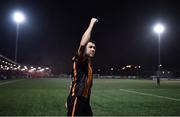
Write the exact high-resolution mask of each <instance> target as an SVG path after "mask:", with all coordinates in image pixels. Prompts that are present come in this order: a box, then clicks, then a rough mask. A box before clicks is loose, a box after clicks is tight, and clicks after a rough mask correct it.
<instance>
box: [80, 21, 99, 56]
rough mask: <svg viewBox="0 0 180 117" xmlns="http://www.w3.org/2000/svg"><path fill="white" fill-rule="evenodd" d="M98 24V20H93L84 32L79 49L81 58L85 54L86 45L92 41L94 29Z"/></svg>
mask: <svg viewBox="0 0 180 117" xmlns="http://www.w3.org/2000/svg"><path fill="white" fill-rule="evenodd" d="M97 22H98V20H97V19H96V18H92V19H91V21H90V24H89V26H88V28H87V29H86V31H85V32H84V34H83V36H82V38H81V42H80V45H79V49H78V54H79V56H81V57H82V56H83V54H84V50H85V46H86V44H87V43H88V42H89V41H90V38H91V32H92V29H93V27H94V25H95V24H96V23H97Z"/></svg>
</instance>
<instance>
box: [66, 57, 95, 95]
mask: <svg viewBox="0 0 180 117" xmlns="http://www.w3.org/2000/svg"><path fill="white" fill-rule="evenodd" d="M72 61H73V70H72V77H71V85H70V94H69V96H82V97H85V98H89V96H90V94H91V87H92V67H91V63H90V62H89V61H88V59H86V60H83V59H81V58H80V57H79V56H78V55H75V56H74V57H73V59H72Z"/></svg>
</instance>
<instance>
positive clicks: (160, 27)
mask: <svg viewBox="0 0 180 117" xmlns="http://www.w3.org/2000/svg"><path fill="white" fill-rule="evenodd" d="M164 30H165V28H164V26H163V25H162V24H161V23H158V24H156V25H155V26H154V32H156V33H158V34H161V33H163V32H164Z"/></svg>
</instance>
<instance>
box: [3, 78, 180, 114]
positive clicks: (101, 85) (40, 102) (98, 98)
mask: <svg viewBox="0 0 180 117" xmlns="http://www.w3.org/2000/svg"><path fill="white" fill-rule="evenodd" d="M16 80H17V79H14V80H8V81H0V115H1V116H3V115H10V116H16V115H18V116H21V115H23V116H26V115H28V116H35V115H39V116H65V115H66V108H65V106H64V104H65V101H66V98H67V95H68V90H69V83H70V80H69V79H63V78H62V79H61V78H59V79H58V78H49V79H48V78H41V79H23V80H20V81H16ZM11 81H12V82H11ZM91 107H92V110H93V113H94V115H95V116H131V115H133V116H146V115H147V116H174V115H176V116H180V81H161V86H160V87H158V86H157V85H156V81H152V80H128V79H124V80H123V79H94V81H93V88H92V93H91Z"/></svg>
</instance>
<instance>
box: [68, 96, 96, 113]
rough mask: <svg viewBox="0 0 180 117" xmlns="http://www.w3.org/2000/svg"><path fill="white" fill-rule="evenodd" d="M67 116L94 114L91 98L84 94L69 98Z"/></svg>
mask: <svg viewBox="0 0 180 117" xmlns="http://www.w3.org/2000/svg"><path fill="white" fill-rule="evenodd" d="M67 116H93V113H92V110H91V107H90V104H89V99H87V98H84V97H82V96H78V97H74V96H73V97H72V96H69V97H68V99H67Z"/></svg>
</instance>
